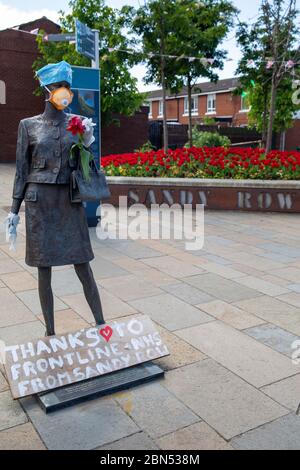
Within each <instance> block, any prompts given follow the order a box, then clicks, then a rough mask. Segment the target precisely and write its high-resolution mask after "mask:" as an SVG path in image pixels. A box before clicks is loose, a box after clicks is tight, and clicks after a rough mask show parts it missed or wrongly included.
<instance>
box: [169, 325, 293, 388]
mask: <svg viewBox="0 0 300 470" xmlns="http://www.w3.org/2000/svg"><path fill="white" fill-rule="evenodd" d="M176 335H177V336H179V337H180V338H182V339H184V340H185V341H187V342H188V343H190V344H191V345H192V346H194V347H195V348H197V349H199V350H200V351H201V352H203V353H204V354H206V355H207V356H209V357H211V358H212V359H214V360H215V361H217V362H219V363H220V364H222V365H223V366H224V367H226V368H227V369H229V370H231V371H232V372H234V373H235V374H236V375H238V376H239V377H241V378H243V379H244V380H246V381H247V382H248V383H250V384H252V385H254V386H255V387H263V386H264V385H269V384H271V383H274V382H277V381H278V380H281V379H284V378H286V377H289V376H292V375H296V374H297V373H298V372H299V371H300V366H294V365H293V364H292V361H291V360H290V359H289V358H287V357H285V356H283V355H282V354H280V353H278V352H277V351H273V350H272V349H270V348H268V347H267V346H265V345H263V344H261V343H259V342H258V341H256V340H254V339H253V338H250V337H249V336H247V335H246V334H245V333H242V332H240V331H237V330H235V329H234V328H232V327H230V326H229V325H225V324H224V323H222V322H219V321H215V322H211V323H207V324H205V325H198V326H194V327H191V328H186V329H183V330H179V331H176ZM241 351H242V353H241Z"/></svg>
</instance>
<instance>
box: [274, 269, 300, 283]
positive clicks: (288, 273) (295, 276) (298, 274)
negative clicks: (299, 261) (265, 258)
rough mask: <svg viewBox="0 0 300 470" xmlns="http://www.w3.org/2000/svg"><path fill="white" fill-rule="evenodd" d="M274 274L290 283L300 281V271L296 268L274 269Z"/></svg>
mask: <svg viewBox="0 0 300 470" xmlns="http://www.w3.org/2000/svg"><path fill="white" fill-rule="evenodd" d="M273 274H274V275H275V276H278V277H282V278H283V279H286V280H287V281H290V282H295V283H298V281H299V279H300V269H299V268H295V267H290V266H288V267H285V268H282V269H274V271H273Z"/></svg>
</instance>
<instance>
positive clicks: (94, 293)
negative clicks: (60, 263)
mask: <svg viewBox="0 0 300 470" xmlns="http://www.w3.org/2000/svg"><path fill="white" fill-rule="evenodd" d="M74 268H75V271H76V274H77V276H78V277H79V280H80V282H81V284H82V286H83V291H84V295H85V298H86V300H87V302H88V304H89V306H90V308H91V310H92V313H93V315H94V318H95V322H96V324H97V325H102V324H103V323H105V320H104V317H103V312H102V305H101V300H100V295H99V291H98V287H97V284H96V281H95V279H94V275H93V271H92V268H91V266H90V263H81V264H74Z"/></svg>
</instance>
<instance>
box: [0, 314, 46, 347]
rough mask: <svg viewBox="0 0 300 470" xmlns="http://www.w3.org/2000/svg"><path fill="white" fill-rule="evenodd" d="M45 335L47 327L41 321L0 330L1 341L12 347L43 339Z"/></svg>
mask: <svg viewBox="0 0 300 470" xmlns="http://www.w3.org/2000/svg"><path fill="white" fill-rule="evenodd" d="M44 335H45V327H44V325H43V323H42V322H41V321H39V320H35V321H32V322H28V323H24V324H22V325H12V326H7V327H5V328H0V339H1V340H2V341H4V342H5V343H6V344H7V345H10V346H12V345H14V344H20V343H24V342H27V341H31V340H33V339H38V338H42V337H43V336H44Z"/></svg>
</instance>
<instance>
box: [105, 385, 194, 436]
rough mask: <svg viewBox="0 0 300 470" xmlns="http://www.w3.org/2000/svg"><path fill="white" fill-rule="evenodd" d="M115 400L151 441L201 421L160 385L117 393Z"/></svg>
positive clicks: (144, 386) (143, 386) (142, 386)
mask: <svg viewBox="0 0 300 470" xmlns="http://www.w3.org/2000/svg"><path fill="white" fill-rule="evenodd" d="M162 381H163V379H162ZM162 381H160V382H162ZM113 397H114V398H115V399H116V400H117V402H118V403H119V404H120V406H121V407H122V409H123V410H124V411H125V412H126V413H127V414H128V415H129V416H130V417H131V418H132V419H133V420H134V422H135V423H137V425H138V426H139V427H140V428H141V429H143V430H144V431H146V432H147V434H148V435H149V436H150V437H152V438H155V437H160V436H163V435H164V434H169V433H170V432H173V431H176V430H177V429H180V428H183V427H186V426H188V425H190V424H192V423H196V422H198V421H199V417H198V416H197V415H195V413H193V412H192V411H191V410H189V409H188V408H187V407H186V406H185V405H184V404H183V403H181V401H179V400H178V399H177V398H176V397H174V396H173V394H171V393H170V392H169V391H168V390H167V389H165V388H164V387H163V386H162V385H161V383H159V382H157V383H150V384H146V385H141V386H139V387H135V388H134V389H132V390H130V391H128V392H124V393H117V394H115V395H113Z"/></svg>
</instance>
